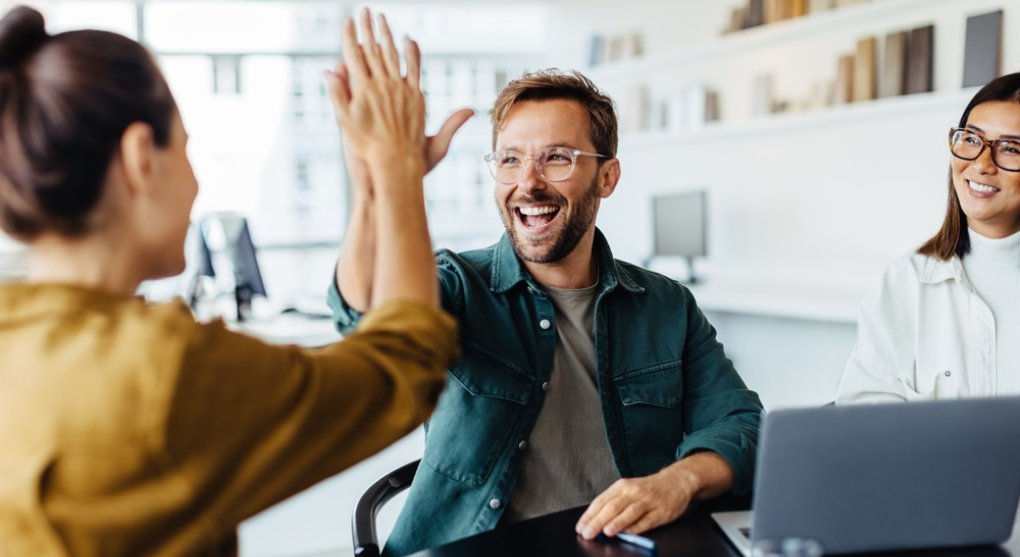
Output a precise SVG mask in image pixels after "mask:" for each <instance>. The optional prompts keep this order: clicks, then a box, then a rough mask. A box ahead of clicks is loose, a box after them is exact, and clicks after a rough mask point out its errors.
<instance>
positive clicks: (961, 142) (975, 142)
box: [949, 129, 1020, 171]
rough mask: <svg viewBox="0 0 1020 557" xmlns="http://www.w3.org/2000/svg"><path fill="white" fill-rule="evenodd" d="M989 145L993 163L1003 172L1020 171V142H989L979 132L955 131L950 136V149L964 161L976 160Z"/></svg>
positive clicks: (1009, 140) (1014, 140)
mask: <svg viewBox="0 0 1020 557" xmlns="http://www.w3.org/2000/svg"><path fill="white" fill-rule="evenodd" d="M986 144H988V145H989V146H990V147H991V149H992V162H994V163H995V165H996V166H998V167H999V168H1001V169H1003V170H1009V171H1018V170H1020V140H1016V139H996V140H995V141H988V140H987V139H985V138H984V137H982V136H981V135H979V134H978V133H977V132H974V131H971V130H966V129H955V130H953V132H952V134H951V135H950V140H949V147H950V149H951V150H952V152H953V154H954V155H956V156H957V157H959V158H961V159H964V160H974V159H976V158H978V157H979V156H981V151H983V150H984V148H985V145H986Z"/></svg>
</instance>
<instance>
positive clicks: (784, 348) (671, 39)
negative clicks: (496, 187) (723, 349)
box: [550, 0, 1020, 406]
mask: <svg viewBox="0 0 1020 557" xmlns="http://www.w3.org/2000/svg"><path fill="white" fill-rule="evenodd" d="M737 4H739V2H696V1H693V0H680V1H674V2H665V1H662V2H659V1H647V2H630V3H617V2H610V1H595V2H587V1H581V0H563V1H562V2H560V4H559V8H558V9H559V12H558V13H555V14H554V20H555V21H558V26H557V25H551V26H550V28H552V29H557V28H558V32H557V33H556V39H555V40H554V41H553V42H552V44H551V46H552V48H551V57H552V61H551V64H550V65H553V66H559V67H579V68H585V67H586V65H587V61H588V51H587V48H588V44H589V39H590V36H591V35H592V33H601V34H604V35H614V34H620V33H628V32H632V31H635V30H637V31H640V32H641V33H642V34H643V36H644V43H645V46H646V53H645V55H644V57H643V59H639V60H634V61H624V62H618V63H612V64H606V65H602V66H597V67H595V68H587V69H586V70H585V71H586V72H587V73H588V74H589V75H590V76H591V77H592V78H593V79H594V80H595V82H596V83H597V84H598V85H599V86H600V87H603V88H604V89H605V90H606V91H607V92H608V93H609V94H610V95H611V96H613V97H614V99H615V100H616V101H617V102H618V103H621V104H623V105H624V106H622V107H621V109H622V110H621V112H622V113H623V114H624V115H623V117H624V118H625V117H626V112H627V107H626V106H625V105H626V103H627V102H628V100H629V99H630V98H633V94H632V90H633V89H634V88H635V87H636V86H643V87H645V88H646V89H647V91H648V95H649V96H650V97H651V99H652V100H653V101H659V100H664V99H668V98H669V96H670V95H671V94H674V93H675V92H676V91H678V90H679V89H680V88H682V87H684V86H685V85H689V84H701V85H707V86H710V87H712V88H714V89H717V90H718V91H719V92H720V101H721V112H722V118H723V120H722V121H721V122H720V123H718V124H716V125H712V126H708V127H705V128H704V129H703V130H700V131H693V132H692V131H687V132H675V131H663V130H657V131H646V132H639V133H629V134H628V133H624V134H623V135H622V136H621V145H620V150H619V157H620V159H621V163H622V169H623V174H622V178H621V181H620V185H619V188H618V190H617V192H616V193H615V194H614V196H613V197H612V198H611V199H609V200H608V201H607V202H605V203H603V205H602V210H601V213H600V216H599V225H600V227H601V228H602V229H603V230H604V231H605V232H606V234H607V236H608V237H609V239H610V242H611V243H612V245H613V246H614V251H615V252H616V255H617V256H618V257H620V258H623V259H629V260H632V261H638V262H640V261H641V260H643V259H644V258H645V257H647V255H648V254H649V253H650V251H651V229H650V224H649V222H648V221H649V217H650V196H651V195H653V194H656V193H660V192H668V191H680V190H685V189H693V188H704V189H707V190H708V192H709V205H710V213H709V237H710V241H709V252H710V253H709V256H708V258H707V259H706V260H705V261H703V262H702V263H701V266H700V269H701V270H702V272H703V274H704V275H706V276H707V277H708V281H707V285H711V284H715V285H718V284H720V283H722V284H727V285H730V288H731V289H732V290H731V293H732V295H733V296H736V295H738V294H739V295H743V294H744V293H743V292H741V290H743V289H746V288H747V287H752V286H753V288H758V289H761V290H762V294H761V297H762V298H763V300H762V301H761V303H762V304H764V303H765V300H764V298H767V297H769V296H772V295H773V294H774V295H782V296H788V297H789V298H790V300H791V301H792V302H793V303H791V304H790V305H791V306H795V305H800V306H810V305H811V304H813V303H814V301H806V300H798V299H797V292H798V291H799V290H812V291H818V290H828V291H829V294H828V296H829V297H830V298H831V299H832V301H833V302H834V303H838V304H841V305H842V307H841V309H840V310H839V311H838V312H837V313H838V316H837V317H834V318H832V319H821V320H820V319H818V318H817V316H812V317H811V318H805V317H802V316H801V317H799V316H798V310H793V309H791V310H790V311H785V310H779V311H777V312H776V313H775V315H771V316H770V315H768V312H763V311H761V310H760V308H757V307H753V306H757V305H761V304H757V303H754V302H751V303H749V304H748V307H747V308H745V309H746V311H745V310H744V309H741V308H740V307H735V305H734V304H726V303H723V302H725V300H726V298H727V297H728V296H727V294H726V292H722V293H720V292H719V291H718V290H719V289H718V288H716V289H715V290H716V291H715V292H712V296H710V297H709V296H708V295H707V294H706V297H705V300H706V301H705V302H704V303H703V306H704V307H706V309H707V310H709V313H710V317H711V318H712V319H713V321H714V323H715V324H716V326H717V328H718V329H719V334H720V338H721V339H722V340H723V342H724V343H726V346H727V350H728V352H729V353H730V354H731V355H732V356H733V358H734V360H735V361H736V362H737V364H738V366H739V369H741V371H742V374H743V375H744V376H745V378H746V379H747V380H748V382H749V384H751V386H752V387H755V388H757V389H759V390H760V391H761V394H762V395H763V399H764V400H765V402H766V405H767V406H785V405H790V404H814V403H823V402H825V401H828V400H831V398H832V395H833V389H834V388H835V384H836V381H837V380H838V377H839V374H840V373H841V368H842V365H843V363H844V362H845V360H846V357H847V355H848V353H849V350H850V348H851V346H852V344H853V337H854V327H853V323H852V315H853V312H854V309H853V305H854V302H853V301H854V300H857V299H859V297H860V295H861V293H862V292H863V291H864V290H865V289H866V288H867V286H868V285H869V284H870V283H872V282H873V281H874V280H877V278H878V276H879V274H880V273H881V272H882V270H883V269H884V268H885V266H886V265H888V263H889V262H890V261H891V260H892V259H893V258H895V257H896V256H898V255H899V254H902V253H904V252H907V251H910V250H913V249H915V248H916V247H917V246H918V245H920V244H921V243H922V242H923V241H924V240H925V239H927V238H928V237H930V236H931V235H932V234H933V233H934V232H935V231H936V230H937V228H938V226H939V224H940V222H941V219H942V216H943V213H944V207H945V196H946V187H947V186H946V176H947V174H946V173H947V170H948V166H949V158H950V155H949V153H948V150H947V148H946V136H947V133H948V129H949V128H950V127H951V126H954V125H956V122H957V121H958V119H959V115H960V113H961V112H962V110H963V108H964V106H965V105H966V103H967V101H968V100H969V98H970V96H972V94H973V93H974V92H975V91H976V90H975V89H971V90H967V91H962V90H961V88H960V83H961V80H962V65H963V50H964V48H963V45H964V30H965V21H966V17H967V16H968V15H973V14H977V13H983V12H986V11H991V10H992V9H996V8H1002V9H1004V10H1005V18H1004V28H1005V29H1004V33H1003V70H1004V72H1009V71H1017V70H1020V49H1018V48H1017V43H1016V40H1015V37H1016V36H1018V32H1020V10H1018V9H1017V8H1018V6H1017V5H1016V3H1015V2H1010V1H1007V0H926V1H920V0H874V2H873V3H872V4H870V5H869V4H865V5H859V6H852V7H847V8H843V9H842V10H839V11H838V12H828V13H823V14H820V15H817V16H810V17H807V18H801V19H799V20H791V21H787V22H780V23H777V24H774V25H771V26H767V27H763V28H758V29H752V30H748V31H744V32H740V33H736V34H733V35H729V36H726V37H722V36H721V35H720V30H721V29H722V27H724V26H725V25H726V23H727V21H728V18H729V11H730V9H731V8H732V7H733V6H735V5H737ZM929 23H932V24H934V25H935V68H934V84H935V90H936V92H935V93H930V94H921V95H913V96H909V97H898V98H892V99H881V100H878V101H874V102H867V103H860V104H856V105H847V106H840V107H832V108H822V109H819V110H816V111H814V112H804V113H796V114H782V115H774V116H766V117H755V116H753V115H752V110H751V107H752V104H753V98H752V97H753V94H752V92H753V89H754V87H753V86H754V79H755V76H756V75H758V74H761V73H770V74H772V75H773V76H774V81H775V90H776V93H777V94H778V95H780V96H784V97H807V96H808V95H809V92H810V89H811V86H812V84H813V83H814V82H815V81H817V80H821V79H832V78H833V77H834V76H835V71H836V59H837V57H838V56H839V55H840V54H842V53H852V52H853V51H854V49H855V46H856V41H857V39H858V38H861V37H863V36H866V35H875V36H877V37H878V39H879V47H880V48H881V45H882V41H883V39H884V36H885V34H886V33H889V32H892V31H898V30H909V29H911V28H913V27H918V26H921V25H926V24H929ZM879 64H881V58H880V59H879ZM879 67H881V66H879ZM624 125H626V122H624ZM707 285H706V288H707ZM762 285H766V286H762ZM696 295H698V296H700V294H698V291H696ZM699 299H700V298H699ZM804 309H806V310H807V311H806V312H805V313H811V312H810V309H811V308H810V307H806V308H804ZM808 342H810V343H811V344H810V345H808V344H807V343H808Z"/></svg>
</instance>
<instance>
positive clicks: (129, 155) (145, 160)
mask: <svg viewBox="0 0 1020 557" xmlns="http://www.w3.org/2000/svg"><path fill="white" fill-rule="evenodd" d="M119 154H120V162H121V167H122V168H123V171H124V182H125V185H126V186H127V191H128V193H130V194H131V195H138V194H142V193H145V192H147V191H148V190H149V189H150V188H151V187H152V179H153V174H154V170H155V166H154V165H155V160H154V156H155V154H156V143H155V139H154V137H153V133H152V127H151V126H149V125H148V124H146V123H143V122H134V123H133V124H131V125H130V126H128V127H127V129H126V130H124V135H122V136H121V137H120V153H119Z"/></svg>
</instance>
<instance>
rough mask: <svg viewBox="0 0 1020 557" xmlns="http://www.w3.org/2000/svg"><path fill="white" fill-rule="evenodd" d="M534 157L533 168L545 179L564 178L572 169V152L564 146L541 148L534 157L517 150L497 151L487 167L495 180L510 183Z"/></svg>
mask: <svg viewBox="0 0 1020 557" xmlns="http://www.w3.org/2000/svg"><path fill="white" fill-rule="evenodd" d="M529 158H530V159H534V161H535V170H536V171H538V173H539V174H540V175H541V176H542V177H543V178H545V179H546V180H552V181H554V182H555V181H559V180H566V179H567V178H568V177H569V176H570V173H571V172H573V170H574V160H575V159H574V152H573V151H571V150H570V149H567V148H564V147H550V148H548V149H542V150H541V151H539V152H538V153H536V154H535V156H534V157H528V156H525V155H523V154H521V153H518V152H517V151H511V150H506V151H499V152H496V153H493V154H492V156H491V158H490V159H489V167H490V168H491V169H492V175H493V177H494V178H496V180H498V181H500V182H501V183H504V184H511V183H513V182H516V181H517V180H519V179H520V177H521V175H522V174H523V173H524V167H525V165H526V162H527V160H528V159H529Z"/></svg>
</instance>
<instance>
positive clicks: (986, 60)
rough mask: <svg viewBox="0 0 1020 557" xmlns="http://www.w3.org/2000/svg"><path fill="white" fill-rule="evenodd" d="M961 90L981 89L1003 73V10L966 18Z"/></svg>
mask: <svg viewBox="0 0 1020 557" xmlns="http://www.w3.org/2000/svg"><path fill="white" fill-rule="evenodd" d="M965 44H966V47H965V48H964V55H963V86H964V87H973V86H977V85H984V84H986V83H988V82H989V81H991V80H993V79H995V78H997V77H999V75H1000V73H1001V71H1002V66H1001V64H1002V10H996V11H994V12H989V13H986V14H980V15H973V16H970V17H968V18H967V40H966V42H965Z"/></svg>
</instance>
